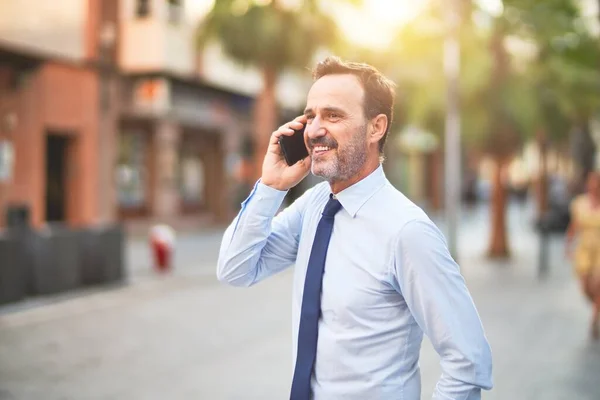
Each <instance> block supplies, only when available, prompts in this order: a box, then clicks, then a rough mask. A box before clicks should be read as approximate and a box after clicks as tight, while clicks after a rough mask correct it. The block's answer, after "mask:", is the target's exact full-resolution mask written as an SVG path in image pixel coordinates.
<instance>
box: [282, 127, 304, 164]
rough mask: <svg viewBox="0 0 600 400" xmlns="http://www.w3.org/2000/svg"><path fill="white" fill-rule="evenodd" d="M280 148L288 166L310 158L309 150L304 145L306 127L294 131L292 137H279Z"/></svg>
mask: <svg viewBox="0 0 600 400" xmlns="http://www.w3.org/2000/svg"><path fill="white" fill-rule="evenodd" d="M279 146H280V147H281V152H282V153H283V158H285V162H286V163H287V165H290V166H292V165H294V164H296V163H297V162H298V161H300V160H303V159H304V158H306V157H308V149H307V148H306V145H305V144H304V127H302V128H301V129H294V134H293V135H291V136H286V135H281V136H280V137H279Z"/></svg>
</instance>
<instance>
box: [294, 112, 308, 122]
mask: <svg viewBox="0 0 600 400" xmlns="http://www.w3.org/2000/svg"><path fill="white" fill-rule="evenodd" d="M306 120H307V118H306V115H304V114H302V115H299V116H297V117H296V118H294V121H297V122H300V123H302V124H305V123H306Z"/></svg>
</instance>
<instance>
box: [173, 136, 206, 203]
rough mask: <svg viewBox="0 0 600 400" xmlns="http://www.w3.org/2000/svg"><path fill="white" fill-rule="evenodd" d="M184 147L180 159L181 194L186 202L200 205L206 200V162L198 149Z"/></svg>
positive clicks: (182, 199)
mask: <svg viewBox="0 0 600 400" xmlns="http://www.w3.org/2000/svg"><path fill="white" fill-rule="evenodd" d="M194 150H195V149H194V148H193V147H192V148H191V149H189V148H188V149H186V148H185V147H184V148H183V149H182V151H181V153H180V159H179V194H180V196H181V201H182V202H183V203H184V204H193V205H200V204H202V203H203V201H204V196H205V193H204V184H205V176H204V170H205V169H204V163H203V162H202V158H201V157H200V154H199V153H198V152H197V151H194Z"/></svg>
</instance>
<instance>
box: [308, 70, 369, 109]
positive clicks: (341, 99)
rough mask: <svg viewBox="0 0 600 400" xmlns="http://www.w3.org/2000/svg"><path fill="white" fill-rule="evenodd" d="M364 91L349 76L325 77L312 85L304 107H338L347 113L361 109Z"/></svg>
mask: <svg viewBox="0 0 600 400" xmlns="http://www.w3.org/2000/svg"><path fill="white" fill-rule="evenodd" d="M363 97H364V90H363V88H362V86H361V84H360V81H359V80H358V78H357V77H356V76H354V75H351V74H339V75H325V76H323V77H321V78H319V79H318V80H317V81H316V82H315V83H313V85H312V87H311V88H310V91H309V92H308V96H307V100H306V107H307V108H312V109H318V108H320V107H332V106H333V107H340V108H344V109H347V110H348V111H352V110H355V109H356V108H360V109H362V105H363Z"/></svg>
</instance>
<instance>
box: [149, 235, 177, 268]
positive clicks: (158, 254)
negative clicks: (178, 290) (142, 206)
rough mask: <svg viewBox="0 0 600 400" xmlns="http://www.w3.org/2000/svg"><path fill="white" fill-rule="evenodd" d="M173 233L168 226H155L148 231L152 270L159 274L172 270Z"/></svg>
mask: <svg viewBox="0 0 600 400" xmlns="http://www.w3.org/2000/svg"><path fill="white" fill-rule="evenodd" d="M174 247H175V231H174V230H173V228H171V227H170V226H168V225H155V226H153V227H152V229H151V230H150V248H151V250H152V255H153V258H154V268H155V269H156V270H157V271H158V272H161V273H164V272H167V271H169V270H171V269H172V267H173V265H172V262H173V253H174V250H175V248H174Z"/></svg>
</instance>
